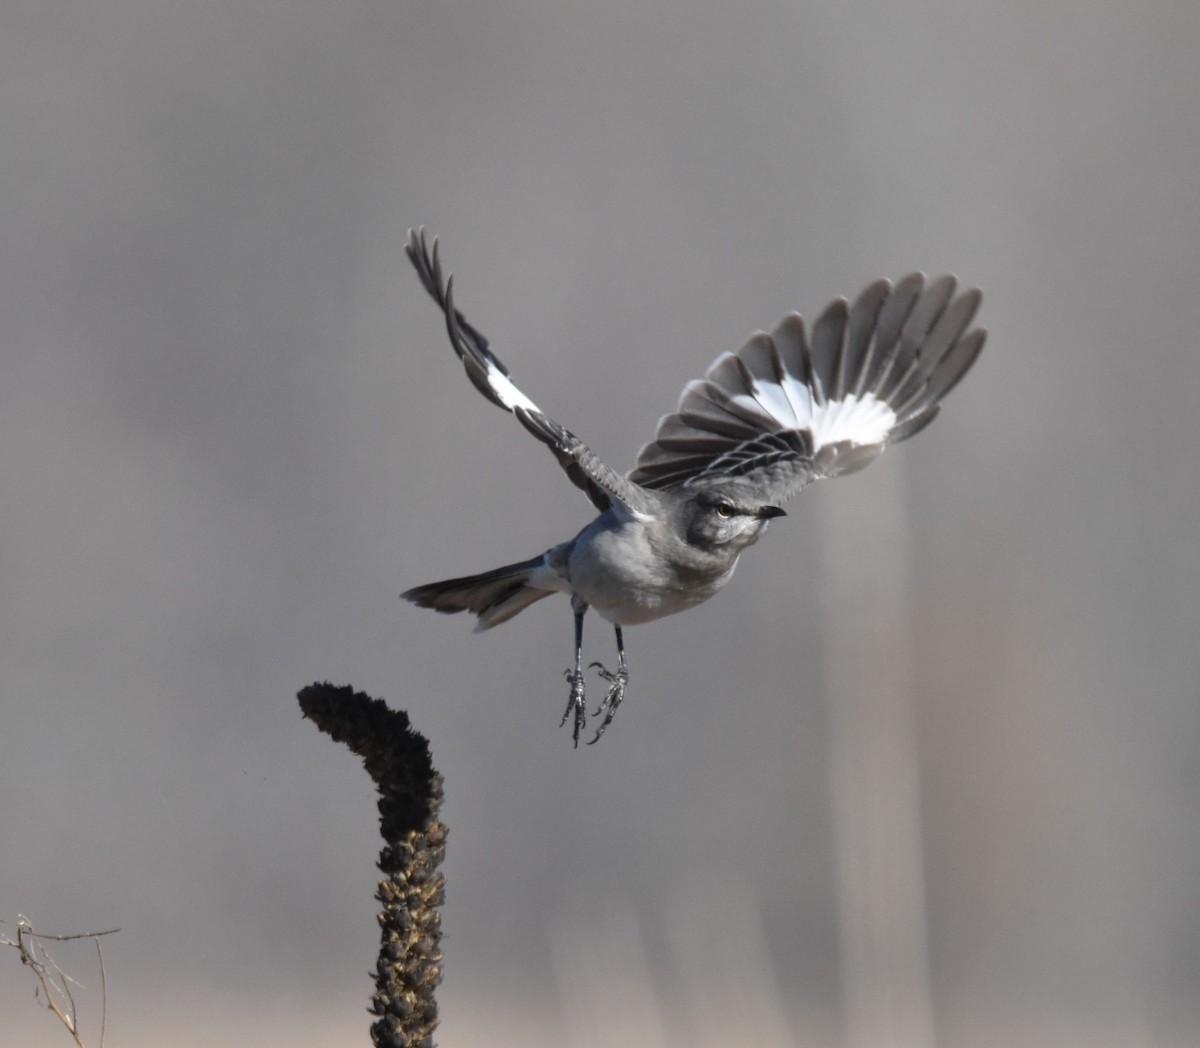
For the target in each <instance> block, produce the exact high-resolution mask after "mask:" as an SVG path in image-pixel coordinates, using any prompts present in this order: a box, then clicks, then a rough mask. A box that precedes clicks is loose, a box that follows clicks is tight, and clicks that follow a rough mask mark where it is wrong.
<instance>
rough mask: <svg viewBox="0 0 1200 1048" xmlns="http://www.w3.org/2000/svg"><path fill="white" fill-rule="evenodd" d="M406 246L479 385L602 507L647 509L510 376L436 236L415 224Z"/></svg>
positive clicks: (643, 500)
mask: <svg viewBox="0 0 1200 1048" xmlns="http://www.w3.org/2000/svg"><path fill="white" fill-rule="evenodd" d="M405 251H406V252H407V254H408V257H409V260H410V261H411V262H412V264H413V267H414V268H415V269H416V271H417V276H419V277H420V278H421V283H422V284H423V285H424V287H425V290H426V291H428V292H429V294H430V295H431V296H432V297H433V300H434V301H435V302H436V303H437V304H438V305H439V306H440V307H441V309H442V312H443V313H444V314H445V316H446V331H447V332H448V333H449V335H450V344H451V345H452V346H453V347H454V352H455V353H457V354H458V356H459V359H460V360H461V361H462V362H463V367H464V368H465V369H466V372H467V377H468V378H469V379H470V380H471V382H472V384H473V385H474V386H475V388H476V389H477V390H479V392H480V393H482V394H483V395H484V396H485V397H487V399H488V400H490V401H491V402H492V403H493V404H495V405H497V406H498V407H501V408H503V409H504V410H505V411H510V412H512V413H513V414H514V415H516V416H517V418H518V419H519V420H520V422H521V424H522V425H523V426H524V427H525V428H526V429H527V430H529V432H530V433H532V434H533V435H534V436H535V437H537V438H538V440H540V441H541V442H542V443H543V444H545V445H546V446H547V447H548V448H549V449H550V450H551V451H552V452H553V453H554V457H555V458H556V459H558V464H559V465H560V466H562V468H563V469H564V470H565V471H566V474H567V476H568V477H570V479H571V481H572V483H574V484H575V486H576V487H577V488H580V489H582V490H583V492H584V493H585V494H586V495H587V497H588V498H589V499H591V501H592V505H594V506H595V507H596V508H597V509H598V510H601V511H604V510H606V509H608V508H610V507H611V506H612V505H613V504H614V503H617V504H620V505H622V506H624V507H626V508H627V509H629V510H631V511H633V512H642V511H643V510H644V509H645V503H646V501H647V498H646V496H645V494H644V493H642V492H639V491H638V489H637V487H636V486H635V485H633V484H632V483H630V481H628V480H627V479H626V478H625V477H622V476H621V475H620V474H619V473H617V472H616V470H614V469H611V468H610V467H609V466H606V465H605V464H604V463H603V462H601V461H600V459H599V458H597V457H596V455H595V454H594V453H593V452H592V450H591V449H590V448H588V446H587V445H586V444H584V443H583V441H582V440H580V439H579V438H578V437H577V436H575V434H574V433H572V432H571V431H570V430H568V429H566V428H565V427H564V426H561V425H559V424H558V423H557V422H555V421H554V420H553V419H552V418H550V417H549V416H547V415H546V414H545V413H544V412H543V411H542V410H541V409H540V408H539V407H538V406H537V405H536V404H535V403H534V402H533V401H532V400H530V399H529V398H528V397H527V396H525V394H524V393H522V392H521V391H520V390H519V389H518V388H517V387H516V385H515V384H514V383H513V381H512V379H511V378H510V377H509V373H508V368H506V367H505V366H504V364H503V363H502V362H501V361H500V358H499V357H497V356H496V354H495V353H493V352H492V351H491V349H490V348H489V347H488V341H487V339H486V338H484V337H483V335H482V334H480V332H479V331H478V330H477V329H476V328H474V327H472V326H471V325H470V324H469V323H467V319H466V317H464V316H463V315H462V313H460V312H459V311H458V310H457V309H456V308H455V306H454V278H453V277H452V276H451V277H448V278H447V279H445V280H443V279H442V267H441V262H440V260H439V258H438V243H437V240H436V239H434V241H433V243H432V244H429V243H427V242H426V239H425V230H424V229H417V230H412V229H410V230H409V231H408V243H407V245H406V246H405Z"/></svg>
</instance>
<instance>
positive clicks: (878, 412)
mask: <svg viewBox="0 0 1200 1048" xmlns="http://www.w3.org/2000/svg"><path fill="white" fill-rule="evenodd" d="M820 397H821V391H820V390H819V389H818V390H817V391H816V395H815V396H814V393H813V391H812V390H810V389H809V388H808V386H807V385H806V384H805V383H804V382H803V381H802V380H801V379H799V378H797V377H796V376H795V375H792V374H788V375H787V376H786V377H785V378H784V381H783V383H782V384H779V383H775V382H760V381H755V382H754V383H753V385H752V386H751V391H750V393H749V394H745V393H739V394H737V395H736V396H734V397H733V398H732V400H733V402H734V403H735V404H737V405H738V406H739V407H743V408H746V409H749V410H751V411H758V412H764V413H766V414H767V415H769V416H770V417H771V418H773V419H776V420H777V421H778V422H779V423H780V424H781V425H782V426H783V427H784V428H786V429H806V430H808V431H809V432H810V433H811V434H812V438H813V450H814V451H819V450H820V449H821V448H822V447H824V446H825V445H827V444H837V443H840V442H841V441H849V442H850V443H852V444H879V443H882V442H883V441H884V440H885V439H887V436H888V434H889V433H890V432H891V431H892V427H893V426H894V425H895V424H896V413H895V412H894V411H893V410H892V409H891V408H890V407H889V406H888V404H887V402H886V401H883V400H879V399H878V398H877V397H876V396H875V394H874V393H864V394H863V395H862V396H858V395H856V394H853V393H851V394H849V395H847V396H846V397H845V398H843V399H842V400H824V399H820Z"/></svg>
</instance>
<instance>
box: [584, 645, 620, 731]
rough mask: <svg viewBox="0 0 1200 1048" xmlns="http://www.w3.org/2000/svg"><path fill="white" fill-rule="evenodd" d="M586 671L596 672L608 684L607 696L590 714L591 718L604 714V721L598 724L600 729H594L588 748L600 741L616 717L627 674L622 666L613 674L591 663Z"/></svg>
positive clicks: (596, 663)
mask: <svg viewBox="0 0 1200 1048" xmlns="http://www.w3.org/2000/svg"><path fill="white" fill-rule="evenodd" d="M588 669H594V670H596V672H597V673H598V674H599V675H600V676H601V677H603V678H604V679H605V680H606V681H608V682H609V684H610V687H609V689H608V694H607V695H605V696H604V699H603V701H601V703H600V705H599V706H597V707H596V712H595V713H594V714H592V716H593V717H599V716H600V714H602V713H603V714H604V720H603V721H601V722H600V727H599V728H597V729H596V734H595V736H594V737H593V738H592V740H591V741H590V742H589V743H588V745H589V746H594V745H596V743H597V742H599V741H600V736H601V735H603V734H604V733H605V731H607V730H608V726H609V725H610V724H611V723H612V719H613V717H615V716H616V715H617V707H619V706H620V705H621V702H622V701H623V700H624V698H625V686H626V685H627V684H628V683H629V672H628V671H627V670H626V669H625V667H624V666H621V667H620V668H619V669H618V670H617V671H616V672H615V673H614V672H613V671H612V670H610V669H607V668H605V667H604V666H603V665H601V664H600V663H599V662H593V663H592V664H591V665H590V666H588Z"/></svg>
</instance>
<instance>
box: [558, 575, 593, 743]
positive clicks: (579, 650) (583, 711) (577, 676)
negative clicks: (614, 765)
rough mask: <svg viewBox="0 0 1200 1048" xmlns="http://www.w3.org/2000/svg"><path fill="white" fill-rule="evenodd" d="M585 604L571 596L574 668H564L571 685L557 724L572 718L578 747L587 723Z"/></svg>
mask: <svg viewBox="0 0 1200 1048" xmlns="http://www.w3.org/2000/svg"><path fill="white" fill-rule="evenodd" d="M587 607H588V606H587V605H586V604H585V603H584V602H583V601H581V600H580V599H579V598H578V597H572V598H571V608H572V609H573V610H574V612H575V669H574V670H573V671H572V670H565V671H564V672H565V674H566V677H567V682H568V683H569V684H570V685H571V697H570V698H569V699H567V708H566V711H565V712H564V713H563V716H562V720H561V721H559V724H558V726H559V727H560V728H561V727H562V726H563V725H564V724H566V723H567V720H568V719H573V720H574V728H573V729H572V732H571V736H572V738H573V739H574V740H575V748H576V749H579V733H580V732H581V731H583V726H584V724H586V723H587V700H586V699H585V697H584V694H585V693H584V683H583V613H584V612H585V611H587Z"/></svg>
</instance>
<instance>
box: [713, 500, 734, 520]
mask: <svg viewBox="0 0 1200 1048" xmlns="http://www.w3.org/2000/svg"><path fill="white" fill-rule="evenodd" d="M717 516H719V517H724V518H725V519H726V520H728V519H729V518H730V517H732V516H733V507H732V506H731V505H730V504H729V503H728V502H718V503H717Z"/></svg>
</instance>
